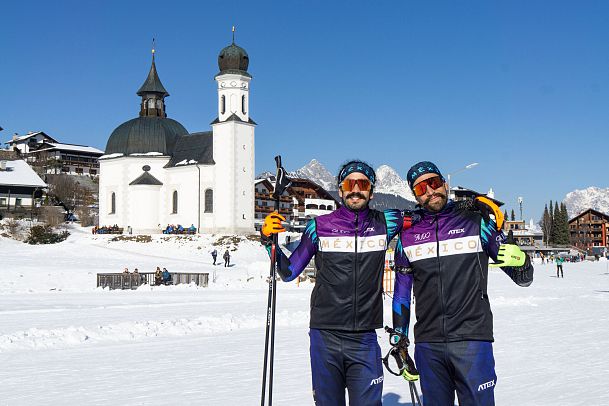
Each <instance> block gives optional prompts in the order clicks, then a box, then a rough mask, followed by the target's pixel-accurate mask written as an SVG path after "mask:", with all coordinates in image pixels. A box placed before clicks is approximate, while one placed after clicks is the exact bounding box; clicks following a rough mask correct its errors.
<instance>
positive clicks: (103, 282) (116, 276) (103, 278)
mask: <svg viewBox="0 0 609 406" xmlns="http://www.w3.org/2000/svg"><path fill="white" fill-rule="evenodd" d="M154 275H155V273H154V272H141V273H139V274H136V273H98V274H97V287H98V288H100V287H101V288H110V290H114V289H137V288H138V287H140V286H142V285H155V280H154ZM170 275H171V280H170V281H169V283H167V284H171V285H178V284H181V283H186V284H189V283H194V284H195V285H197V286H201V287H207V285H208V284H209V274H208V273H184V272H170Z"/></svg>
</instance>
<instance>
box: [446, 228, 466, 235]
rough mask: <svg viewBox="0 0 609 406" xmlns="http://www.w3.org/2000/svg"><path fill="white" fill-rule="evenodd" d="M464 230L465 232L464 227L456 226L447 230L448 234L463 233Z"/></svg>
mask: <svg viewBox="0 0 609 406" xmlns="http://www.w3.org/2000/svg"><path fill="white" fill-rule="evenodd" d="M464 232H465V229H464V228H457V229H455V230H450V231H449V232H448V235H454V234H461V233H464Z"/></svg>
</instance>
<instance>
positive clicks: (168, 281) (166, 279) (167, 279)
mask: <svg viewBox="0 0 609 406" xmlns="http://www.w3.org/2000/svg"><path fill="white" fill-rule="evenodd" d="M163 284H164V285H171V274H170V273H169V271H168V270H167V268H163Z"/></svg>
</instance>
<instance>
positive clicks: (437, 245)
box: [261, 161, 533, 406]
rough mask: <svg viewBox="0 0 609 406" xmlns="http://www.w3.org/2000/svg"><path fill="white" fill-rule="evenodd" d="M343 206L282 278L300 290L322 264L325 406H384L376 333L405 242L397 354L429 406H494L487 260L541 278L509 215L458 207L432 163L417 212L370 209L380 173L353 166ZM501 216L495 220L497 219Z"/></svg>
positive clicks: (317, 227)
mask: <svg viewBox="0 0 609 406" xmlns="http://www.w3.org/2000/svg"><path fill="white" fill-rule="evenodd" d="M337 179H338V191H339V196H340V198H341V200H342V206H341V207H340V208H338V209H337V210H336V211H334V212H333V213H330V214H326V215H322V216H319V217H316V218H315V219H312V220H310V221H309V223H308V224H307V226H306V228H305V230H304V233H303V235H302V238H301V240H300V243H299V245H298V246H297V247H296V249H295V250H294V251H293V252H292V254H291V255H290V256H289V257H287V256H286V255H285V254H284V253H283V252H282V251H281V250H277V253H278V255H279V259H278V273H279V276H280V277H281V279H282V280H284V281H291V280H294V279H295V278H297V277H298V275H299V274H300V273H301V272H302V271H303V270H304V269H305V267H306V265H307V264H308V263H309V261H310V260H311V259H312V258H313V256H315V257H316V265H317V274H316V282H315V288H314V289H313V292H312V295H311V317H310V330H309V336H310V357H311V372H312V380H313V382H312V383H313V397H314V401H315V404H316V405H317V406H325V405H332V406H336V405H345V388H346V389H347V391H348V393H349V402H350V404H352V405H370V406H376V405H381V398H382V388H383V367H382V363H381V350H380V346H379V344H378V342H377V336H376V331H375V330H376V329H378V328H380V327H382V326H383V290H382V277H383V271H384V260H385V251H386V250H387V248H388V247H389V242H390V241H391V240H392V239H393V238H394V237H397V238H398V240H397V246H396V250H395V264H396V268H395V271H396V280H395V289H394V294H393V303H392V319H393V331H394V332H395V333H393V334H392V335H391V336H390V342H391V344H392V345H395V346H397V347H398V348H399V354H400V357H401V361H402V366H401V368H400V373H401V375H402V376H403V377H404V379H406V380H408V381H415V380H419V378H420V382H421V389H422V392H423V400H424V402H425V405H426V406H433V405H440V406H446V405H451V406H452V405H453V404H454V399H455V392H456V395H457V397H458V399H459V404H461V405H468V406H470V405H494V387H495V384H496V383H497V376H496V374H495V361H494V357H493V348H492V343H493V340H494V337H493V327H492V326H493V324H492V323H493V320H492V317H493V316H492V313H491V309H490V303H489V298H488V294H487V282H488V267H489V258H490V259H492V260H493V261H494V264H491V266H496V267H500V268H501V269H502V270H503V272H504V273H505V274H506V275H507V276H508V277H509V278H511V279H512V280H513V281H514V282H515V283H516V284H517V285H519V286H529V285H530V284H531V283H532V281H533V266H532V265H531V262H530V260H529V257H528V255H526V254H525V253H524V252H523V251H522V250H520V248H519V247H518V246H517V245H516V244H515V242H513V238H511V236H508V238H506V236H505V235H504V234H503V232H502V223H503V215H502V213H501V210H499V208H498V207H497V206H496V205H495V204H494V203H493V202H492V201H491V200H490V199H487V198H485V197H478V198H476V199H475V201H474V202H471V203H466V204H456V203H455V202H453V201H451V200H449V199H448V189H447V184H446V182H445V179H444V177H443V176H442V173H441V172H440V170H439V169H438V167H437V166H436V165H434V164H433V163H432V162H429V161H422V162H418V163H417V164H415V165H413V166H412V167H411V168H410V170H409V171H408V173H407V182H408V185H409V187H410V189H411V190H412V191H413V193H414V195H415V197H416V200H417V203H418V208H417V209H416V210H415V211H414V212H408V213H403V212H401V211H400V210H392V209H389V210H384V211H377V210H373V209H371V208H369V202H370V199H372V198H373V191H374V186H375V182H376V174H375V172H374V170H373V169H372V168H371V167H370V166H369V165H368V164H366V163H365V162H363V161H351V162H348V163H346V164H345V165H343V166H342V167H341V169H340V171H339V173H338V177H337ZM490 213H492V214H494V219H493V218H492V217H491V216H490V215H489V214H490ZM282 221H285V218H284V217H283V216H281V215H280V214H278V213H277V212H274V213H271V214H269V215H268V216H267V217H266V218H265V221H264V224H263V227H262V231H261V240H262V243H263V244H264V245H266V246H267V250H268V247H269V244H270V241H271V240H272V238H271V237H272V235H273V234H276V233H280V232H283V231H285V229H284V228H283V226H282V224H281V222H282ZM413 290H414V296H415V297H416V300H417V306H416V320H417V322H416V324H415V326H414V342H415V353H414V357H415V361H416V363H415V361H413V360H412V358H411V357H410V355H409V353H408V346H409V338H408V337H409V335H410V334H409V333H410V305H411V300H412V292H413Z"/></svg>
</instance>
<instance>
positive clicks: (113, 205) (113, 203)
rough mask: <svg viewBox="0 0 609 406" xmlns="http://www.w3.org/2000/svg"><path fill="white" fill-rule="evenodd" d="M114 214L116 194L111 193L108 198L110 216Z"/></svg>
mask: <svg viewBox="0 0 609 406" xmlns="http://www.w3.org/2000/svg"><path fill="white" fill-rule="evenodd" d="M114 213H116V193H114V192H112V196H111V197H110V214H114Z"/></svg>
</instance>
